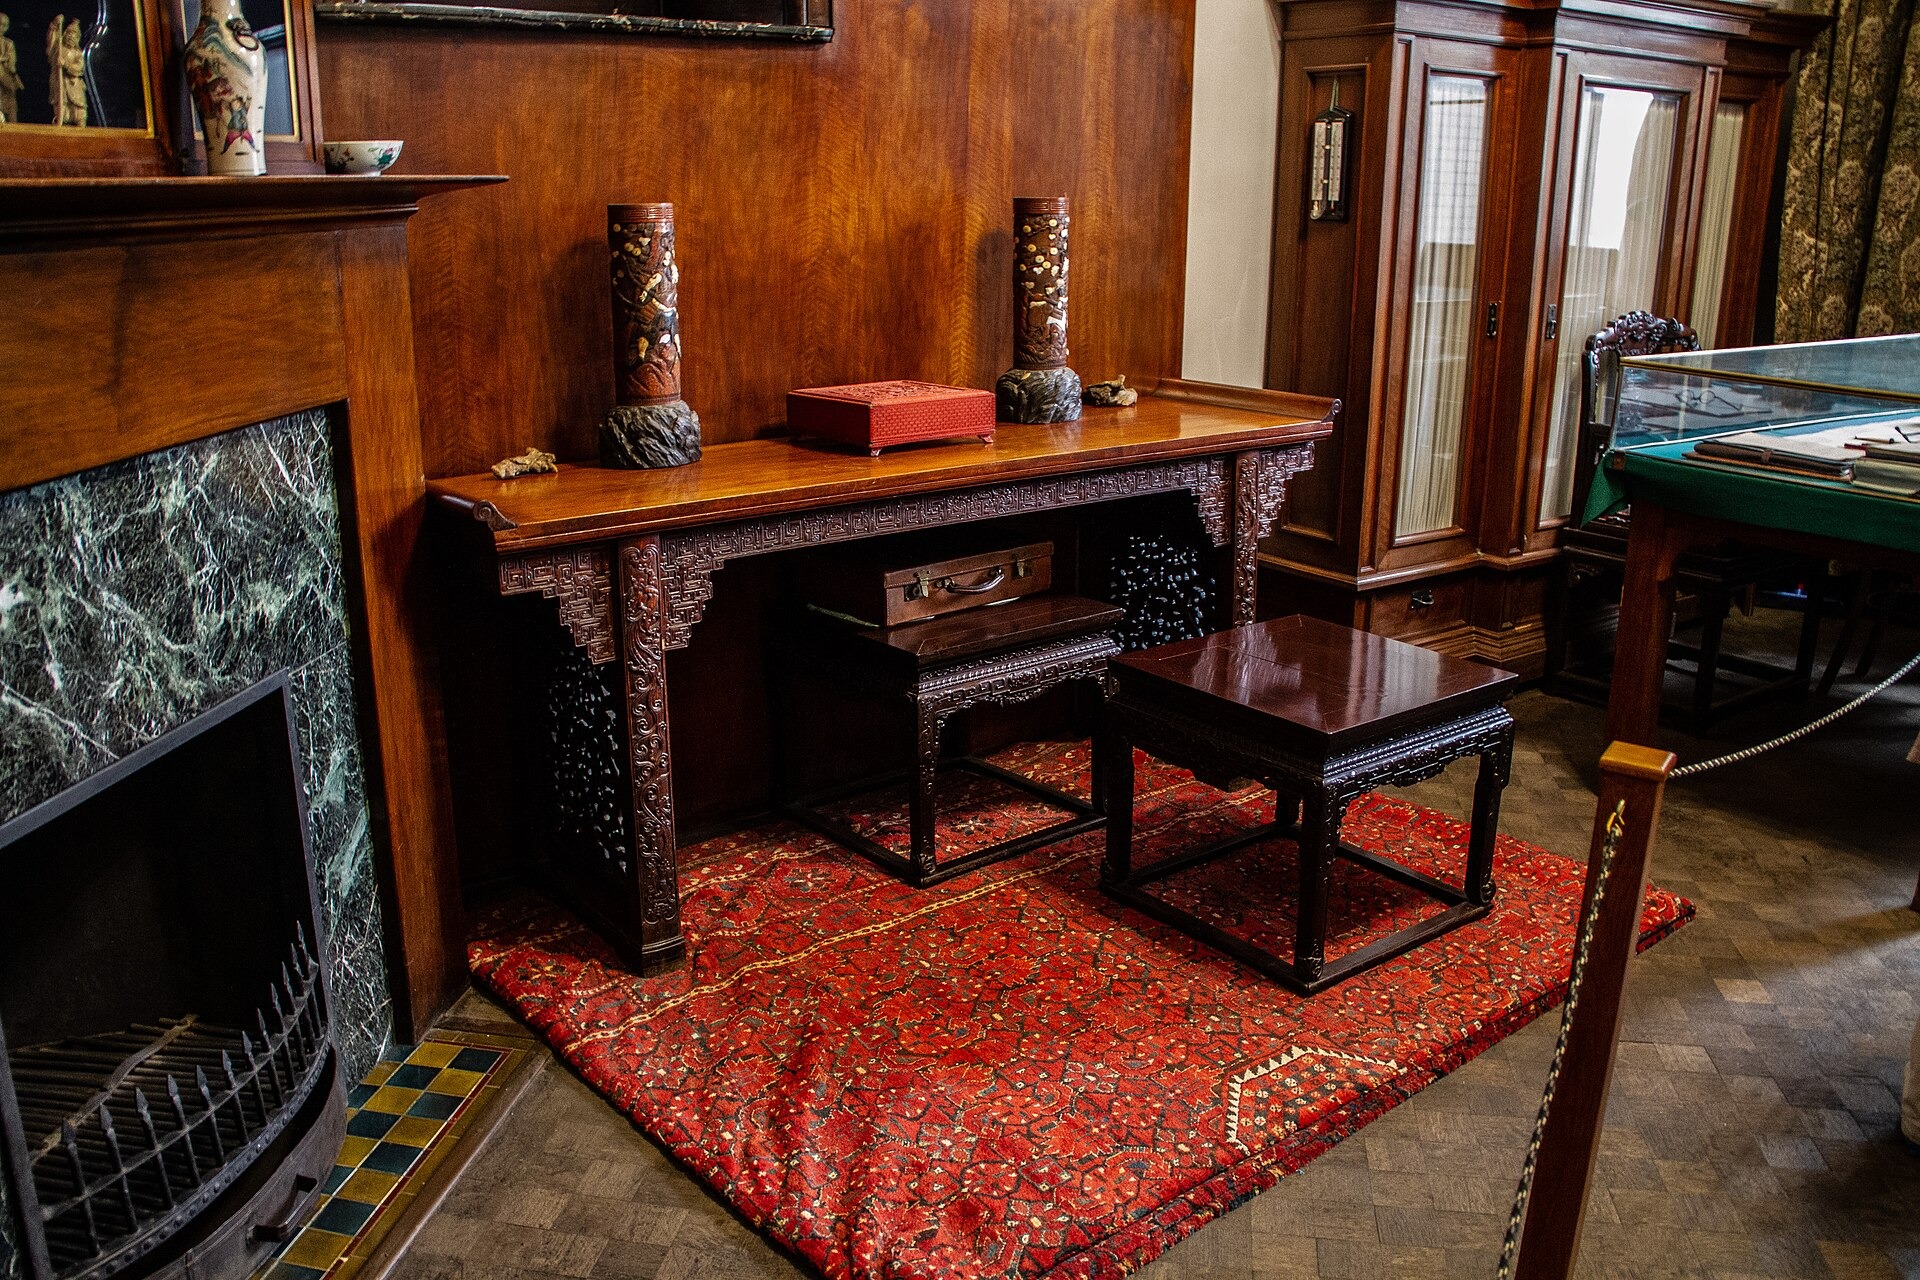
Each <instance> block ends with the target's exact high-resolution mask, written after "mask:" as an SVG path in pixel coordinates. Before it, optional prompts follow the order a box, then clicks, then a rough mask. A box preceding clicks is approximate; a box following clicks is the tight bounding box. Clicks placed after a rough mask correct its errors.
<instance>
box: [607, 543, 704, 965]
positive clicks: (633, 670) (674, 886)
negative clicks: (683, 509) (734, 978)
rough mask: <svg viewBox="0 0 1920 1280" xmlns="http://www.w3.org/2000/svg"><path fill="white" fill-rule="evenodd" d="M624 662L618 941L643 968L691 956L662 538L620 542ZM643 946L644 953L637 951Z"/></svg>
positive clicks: (622, 948)
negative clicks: (683, 913)
mask: <svg viewBox="0 0 1920 1280" xmlns="http://www.w3.org/2000/svg"><path fill="white" fill-rule="evenodd" d="M619 561H620V562H619V570H620V662H621V666H622V668H623V671H624V674H625V685H626V703H627V717H626V726H627V768H628V783H629V786H630V788H631V794H632V802H633V853H634V864H633V875H634V879H633V886H632V888H633V894H632V897H631V899H630V901H629V902H628V903H626V904H623V906H624V907H625V910H626V914H627V915H628V916H629V917H630V918H629V919H628V920H627V921H626V925H627V927H626V928H625V929H623V930H622V931H621V932H622V934H623V935H624V936H622V937H618V938H614V939H611V941H613V942H614V943H615V945H616V946H619V947H620V948H621V950H623V951H624V952H626V953H627V955H628V959H630V960H637V961H638V962H639V964H640V966H641V968H642V970H643V971H645V970H657V969H659V968H662V967H664V966H666V965H668V964H671V963H673V962H674V961H677V960H679V959H681V958H682V957H683V956H685V954H686V949H687V944H686V939H685V938H683V937H682V936H681V933H680V883H679V875H678V870H677V868H676V866H675V862H674V850H675V845H674V832H673V754H672V745H671V741H672V740H671V735H670V733H669V727H668V721H667V596H666V590H665V587H664V584H663V582H662V575H661V558H660V539H659V538H658V537H657V536H649V537H644V538H634V539H631V540H629V541H626V542H622V543H621V544H620V557H619ZM635 952H637V953H638V954H637V955H636V954H634V953H635Z"/></svg>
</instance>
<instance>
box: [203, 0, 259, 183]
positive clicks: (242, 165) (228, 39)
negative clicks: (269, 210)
mask: <svg viewBox="0 0 1920 1280" xmlns="http://www.w3.org/2000/svg"><path fill="white" fill-rule="evenodd" d="M186 68H187V87H188V88H189V89H191V90H192V91H193V104H194V106H195V107H197V108H199V111H200V131H201V134H202V136H203V137H205V138H206V140H207V172H208V173H211V174H218V175H225V176H228V177H255V176H258V175H260V174H263V173H265V172H266V171H267V55H266V51H265V50H264V49H262V48H261V47H260V37H258V36H256V35H254V34H253V28H252V27H249V26H248V25H247V20H246V19H245V18H244V17H242V16H241V15H240V0H203V3H202V7H201V9H200V25H199V26H198V27H196V28H194V32H193V38H192V39H190V40H188V41H187V49H186Z"/></svg>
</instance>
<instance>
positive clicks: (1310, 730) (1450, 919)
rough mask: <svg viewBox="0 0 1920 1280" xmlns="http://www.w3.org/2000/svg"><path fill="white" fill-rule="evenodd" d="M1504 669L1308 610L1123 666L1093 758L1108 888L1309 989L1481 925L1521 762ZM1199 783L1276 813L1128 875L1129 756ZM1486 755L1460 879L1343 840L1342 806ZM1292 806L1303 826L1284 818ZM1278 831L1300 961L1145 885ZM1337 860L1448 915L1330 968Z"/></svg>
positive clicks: (1123, 661)
mask: <svg viewBox="0 0 1920 1280" xmlns="http://www.w3.org/2000/svg"><path fill="white" fill-rule="evenodd" d="M1518 683H1519V677H1518V676H1516V675H1514V674H1513V673H1512V672H1508V671H1501V670H1499V669H1498V668H1495V667H1487V666H1481V665H1480V664H1478V663H1474V662H1464V661H1462V660H1460V659H1458V658H1449V657H1445V656H1443V655H1441V654H1437V653H1434V652H1432V651H1431V650H1428V649H1422V648H1419V647H1418V646H1415V645H1410V644H1403V643H1401V642H1400V641H1398V640H1389V639H1386V638H1385V637H1383V636H1375V635H1368V634H1367V633H1365V632H1362V631H1355V630H1352V629H1351V628H1348V627H1343V626H1338V625H1336V624H1334V623H1330V622H1321V621H1319V620H1317V619H1313V618H1305V617H1294V618H1281V619H1277V620H1275V621H1272V622H1263V623H1259V624H1256V625H1254V626H1250V627H1236V628H1235V629H1233V630H1231V631H1223V632H1219V633H1217V634H1215V635H1210V636H1202V637H1201V638H1200V639H1197V640H1187V641H1182V642H1181V643H1178V644H1169V645H1162V646H1160V647H1159V648H1157V649H1146V650H1142V651H1140V652H1137V653H1130V654H1126V655H1125V656H1123V657H1120V658H1116V659H1115V660H1114V661H1113V663H1112V665H1111V667H1110V674H1109V694H1108V699H1107V708H1106V710H1107V714H1106V718H1105V723H1104V724H1103V726H1102V730H1101V733H1100V735H1099V740H1098V741H1097V743H1096V745H1095V752H1094V760H1095V764H1096V765H1097V766H1099V767H1100V768H1101V770H1102V773H1103V774H1104V775H1105V785H1106V788H1107V790H1106V811H1107V859H1106V864H1105V867H1104V868H1103V870H1102V874H1101V887H1102V888H1103V889H1105V890H1106V892H1107V893H1108V894H1109V895H1110V896H1112V897H1115V898H1118V899H1119V900H1120V901H1122V902H1125V903H1127V904H1128V905H1130V906H1133V907H1137V908H1138V909H1139V910H1141V911H1143V912H1145V913H1146V914H1148V915H1150V916H1153V917H1155V918H1156V919H1159V920H1162V921H1165V922H1166V923H1168V924H1170V925H1172V926H1173V927H1174V928H1176V929H1179V930H1180V931H1181V932H1183V933H1187V934H1190V935H1192V936H1193V937H1196V938H1198V939H1200V940H1201V941H1203V942H1206V943H1208V944H1209V945H1211V946H1214V947H1217V948H1219V949H1220V950H1222V951H1225V952H1227V953H1228V954H1230V955H1232V956H1235V957H1237V958H1238V959H1240V960H1243V961H1245V962H1246V963H1248V964H1250V965H1252V966H1253V967H1254V968H1256V969H1258V970H1260V971H1261V972H1262V973H1265V974H1267V975H1268V976H1269V977H1272V978H1274V979H1276V980H1277V981H1279V982H1281V983H1282V984H1284V985H1285V986H1288V987H1290V988H1292V989H1294V990H1296V991H1300V992H1302V993H1307V994H1311V993H1312V992H1315V991H1319V990H1321V989H1322V988H1325V987H1328V986H1331V985H1332V984H1333V983H1336V982H1339V981H1341V980H1342V979H1345V978H1349V977H1352V976H1353V975H1354V974H1356V973H1358V972H1360V971H1361V970H1362V969H1366V968H1368V967H1370V966H1372V965H1375V964H1378V963H1380V962H1381V961H1382V960H1386V959H1389V958H1391V957H1393V956H1396V955H1399V954H1400V953H1401V952H1403V951H1406V950H1407V949H1409V948H1411V947H1414V946H1418V945H1419V944H1420V943H1422V942H1425V941H1427V940H1428V939H1429V938H1433V937H1437V936H1439V935H1440V934H1442V933H1445V932H1446V931H1448V930H1449V929H1453V928H1456V927H1457V926H1459V925H1462V924H1465V923H1466V922H1467V921H1469V920H1473V919H1477V918H1478V917H1480V916H1483V915H1485V914H1486V913H1487V910H1488V908H1489V907H1491V906H1492V903H1493V893H1494V884H1493V837H1494V828H1495V826H1496V824H1497V823H1498V821H1499V817H1500V791H1501V789H1502V788H1503V787H1505V786H1506V784H1507V770H1508V765H1509V762H1510V761H1511V758H1512V754H1513V717H1512V716H1510V715H1508V714H1507V712H1506V709H1505V708H1504V707H1503V706H1502V705H1501V703H1503V702H1504V701H1505V700H1506V699H1507V697H1508V696H1510V695H1511V694H1512V692H1513V689H1514V686H1515V685H1516V684H1518ZM1136 746H1137V747H1140V748H1143V749H1144V750H1146V751H1148V752H1150V753H1151V754H1153V755H1155V756H1157V757H1159V758H1160V759H1162V760H1165V761H1167V762H1169V763H1171V764H1177V765H1180V766H1182V767H1184V768H1188V769H1192V770H1193V771H1194V772H1195V773H1197V774H1199V775H1200V776H1202V777H1223V778H1231V777H1252V778H1256V779H1258V780H1259V781H1261V782H1264V783H1266V784H1267V785H1268V786H1270V787H1272V788H1273V789H1274V791H1275V793H1276V797H1277V799H1276V803H1275V818H1276V820H1275V821H1274V822H1272V823H1269V824H1267V825H1265V826H1260V827H1256V828H1254V829H1253V830H1251V831H1246V832H1243V833H1241V834H1239V835H1235V836H1233V837H1232V838H1230V839H1228V840H1225V841H1223V842H1220V843H1218V844H1214V845H1211V846H1209V847H1207V848H1203V849H1199V850H1196V851H1194V852H1190V853H1181V854H1176V855H1174V856H1172V857H1169V858H1165V859H1162V860H1160V861H1158V862H1155V863H1154V864H1152V865H1151V866H1149V867H1145V868H1142V869H1139V870H1136V869H1135V868H1134V865H1133V749H1134V748H1135V747H1136ZM1469 755H1478V756H1479V757H1480V777H1479V781H1478V783H1477V784H1476V785H1475V787H1474V792H1473V819H1472V831H1471V834H1470V836H1469V837H1468V842H1467V858H1466V875H1465V878H1464V882H1463V885H1462V887H1460V888H1455V887H1454V886H1453V885H1450V884H1447V883H1446V882H1444V881H1441V880H1437V879H1434V878H1433V877H1431V876H1427V875H1423V874H1422V873H1420V872H1418V871H1415V870H1413V869H1411V868H1409V867H1403V866H1401V865H1400V864H1399V863H1397V862H1394V861H1392V860H1391V859H1388V858H1383V857H1380V856H1379V855H1377V854H1374V853H1369V852H1368V851H1366V850H1365V849H1361V848H1358V847H1356V846H1354V845H1351V844H1346V843H1343V842H1342V841H1341V839H1340V819H1341V818H1342V816H1344V815H1345V813H1346V811H1347V806H1348V805H1350V804H1352V803H1353V802H1354V801H1355V800H1357V799H1358V798H1360V797H1361V796H1362V795H1364V794H1366V793H1367V792H1368V791H1371V790H1373V789H1374V788H1375V787H1380V786H1388V785H1392V786H1406V785H1408V784H1410V783H1414V782H1419V781H1421V780H1422V779H1425V778H1431V777H1433V776H1434V775H1435V774H1437V773H1439V772H1440V771H1441V770H1442V769H1444V768H1446V766H1447V765H1448V764H1449V763H1451V762H1452V761H1454V760H1457V759H1459V758H1461V757H1462V756H1469ZM1295 812H1298V813H1299V815H1300V817H1299V821H1297V822H1295V821H1290V820H1289V819H1288V815H1289V814H1292V813H1295ZM1275 835H1290V836H1293V837H1295V839H1296V840H1297V841H1298V843H1299V848H1300V855H1299V858H1300V898H1299V904H1298V908H1297V914H1296V917H1295V934H1294V945H1293V958H1292V960H1291V961H1287V960H1284V959H1282V958H1281V957H1279V956H1275V955H1271V954H1269V953H1267V952H1265V951H1262V950H1260V949H1258V948H1256V947H1253V946H1251V945H1250V944H1248V943H1246V942H1243V941H1241V940H1240V939H1238V938H1235V937H1233V936H1231V935H1230V934H1228V933H1226V932H1225V931H1223V930H1221V929H1219V928H1217V927H1215V926H1214V925H1211V924H1209V923H1207V922H1206V921H1204V920H1201V919H1199V918H1198V917H1196V916H1193V915H1191V914H1189V913H1188V912H1185V911H1182V910H1180V909H1179V908H1178V907H1175V906H1172V905H1170V904H1168V903H1166V902H1165V901H1163V900H1161V899H1159V898H1157V897H1155V896H1153V895H1152V894H1150V893H1148V892H1147V891H1146V889H1145V886H1146V885H1148V884H1151V883H1152V882H1154V881H1157V880H1163V879H1165V878H1166V877H1168V876H1171V875H1173V874H1174V873H1176V872H1179V871H1183V870H1185V869H1187V868H1189V867H1192V866H1195V865H1197V864H1199V863H1202V862H1206V861H1209V860H1211V859H1213V858H1218V857H1221V856H1222V855H1225V854H1228V853H1231V852H1233V851H1234V850H1236V849H1241V848H1245V847H1246V846H1248V845H1253V844H1258V843H1260V842H1261V841H1263V840H1267V839H1270V838H1272V837H1273V836H1275ZM1336 857H1340V858H1345V859H1347V860H1348V861H1350V862H1354V863H1357V864H1359V865H1360V866H1362V867H1366V868H1368V869H1370V870H1373V871H1376V872H1379V873H1380V874H1382V875H1385V876H1388V877H1390V878H1392V879H1394V880H1397V881H1399V882H1400V883H1401V884H1404V885H1408V886H1410V887H1411V888H1414V889H1417V890H1419V891H1420V892H1422V893H1425V894H1427V895H1429V896H1430V897H1433V898H1435V899H1437V900H1438V901H1440V902H1443V903H1446V904H1448V905H1447V909H1446V910H1444V911H1441V912H1439V913H1438V914H1436V915H1433V916H1430V917H1428V918H1427V919H1425V920H1422V921H1420V922H1419V923H1417V924H1414V925H1412V926H1410V927H1408V928H1406V929H1402V930H1400V931H1399V932H1397V933H1394V934H1391V935H1389V936H1387V937H1385V938H1381V939H1379V940H1378V941H1376V942H1373V943H1371V944H1369V945H1367V946H1364V947H1361V948H1360V949H1358V950H1356V951H1354V952H1351V953H1350V954H1347V955H1344V956H1341V957H1339V958H1338V959H1336V960H1334V961H1333V962H1332V963H1328V962H1327V960H1326V955H1325V953H1326V938H1327V893H1328V889H1329V886H1330V884H1331V877H1332V868H1333V860H1334V859H1335V858H1336Z"/></svg>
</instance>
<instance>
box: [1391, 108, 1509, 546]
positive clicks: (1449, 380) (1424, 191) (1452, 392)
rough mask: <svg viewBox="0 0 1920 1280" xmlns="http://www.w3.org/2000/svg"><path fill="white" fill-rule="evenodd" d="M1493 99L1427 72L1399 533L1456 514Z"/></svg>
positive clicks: (1438, 525) (1437, 524)
mask: <svg viewBox="0 0 1920 1280" xmlns="http://www.w3.org/2000/svg"><path fill="white" fill-rule="evenodd" d="M1487 104H1488V88H1487V82H1486V81H1485V80H1481V79H1478V78H1476V77H1472V76H1454V75H1434V76H1430V77H1429V78H1428V80H1427V95H1426V114H1425V120H1424V122H1423V124H1422V126H1421V139H1420V213H1419V224H1418V227H1417V229H1416V231H1415V237H1414V259H1413V307H1412V313H1411V315H1410V316H1409V318H1408V325H1407V365H1406V368H1407V375H1406V376H1407V384H1406V387H1407V389H1406V401H1405V405H1404V409H1403V412H1402V418H1401V431H1400V481H1399V500H1398V501H1397V502H1396V503H1395V504H1394V519H1393V526H1394V527H1393V532H1394V535H1395V536H1396V537H1401V536H1405V535H1407V534H1417V533H1430V532H1432V531H1434V530H1437V529H1446V528H1450V527H1451V526H1452V525H1453V524H1454V520H1455V507H1456V505H1457V501H1458V495H1459V491H1460V462H1461V458H1460V453H1461V444H1462V439H1461V437H1462V435H1463V434H1464V428H1465V425H1466V411H1467V395H1468V390H1469V384H1468V378H1467V374H1468V371H1469V365H1470V363H1471V355H1472V351H1473V335H1474V332H1475V318H1476V316H1475V311H1476V308H1475V305H1474V303H1475V297H1474V295H1475V286H1476V284H1477V283H1478V280H1479V260H1480V186H1481V181H1482V178H1483V177H1484V174H1485V171H1486V156H1487Z"/></svg>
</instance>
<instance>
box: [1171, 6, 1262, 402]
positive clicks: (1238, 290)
mask: <svg viewBox="0 0 1920 1280" xmlns="http://www.w3.org/2000/svg"><path fill="white" fill-rule="evenodd" d="M1279 96H1280V43H1279V27H1278V24H1277V22H1276V20H1275V15H1274V12H1273V6H1272V4H1271V0H1198V2H1197V5H1196V13H1195V26H1194V48H1193V163H1192V169H1191V171H1190V173H1189V175H1188V188H1187V191H1188V194H1187V315H1186V330H1185V338H1184V341H1183V344H1182V348H1181V355H1182V361H1181V364H1182V370H1181V371H1182V373H1183V374H1184V376H1186V377H1189V378H1195V379H1198V380H1200V381H1203V382H1225V383H1231V384H1233V385H1236V386H1246V387H1257V386H1259V385H1260V382H1261V371H1262V369H1263V368H1264V366H1265V363H1266V351H1267V282H1268V263H1269V261H1270V259H1271V257H1272V251H1273V152H1274V138H1275V127H1276V124H1277V116H1278V111H1279V107H1278V103H1279Z"/></svg>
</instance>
